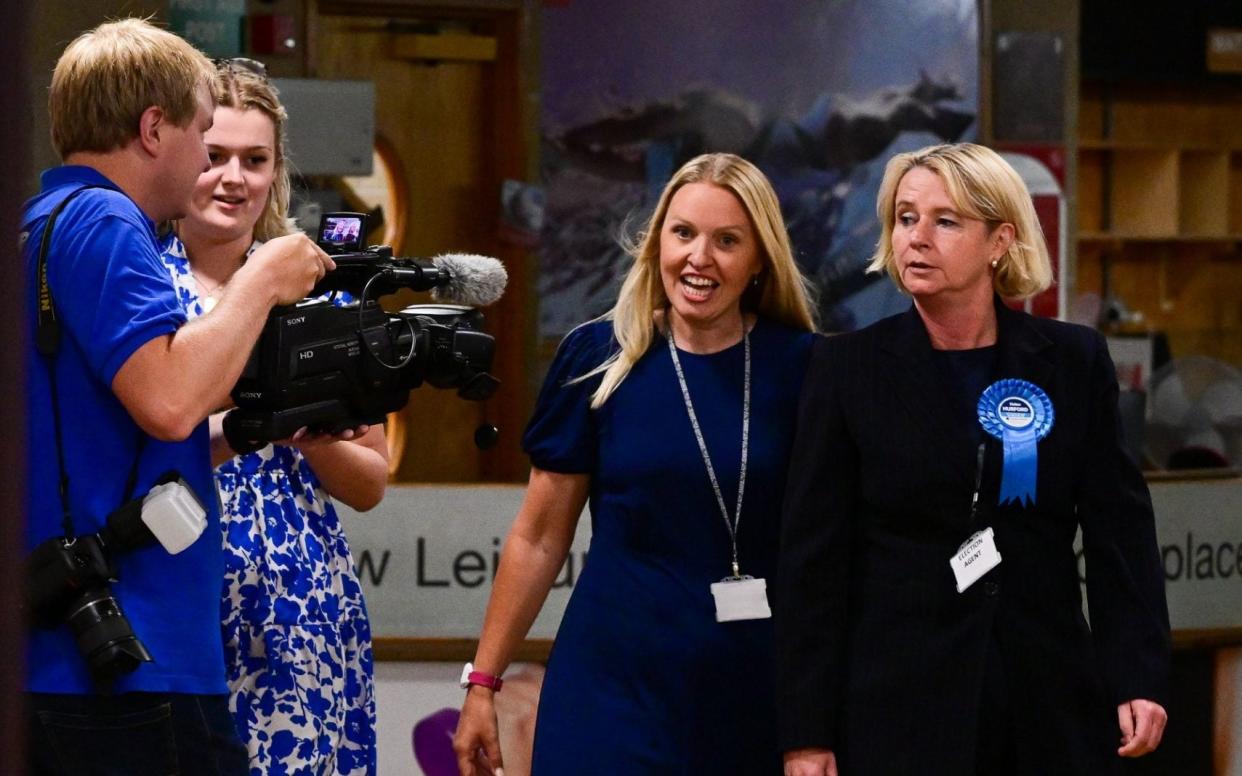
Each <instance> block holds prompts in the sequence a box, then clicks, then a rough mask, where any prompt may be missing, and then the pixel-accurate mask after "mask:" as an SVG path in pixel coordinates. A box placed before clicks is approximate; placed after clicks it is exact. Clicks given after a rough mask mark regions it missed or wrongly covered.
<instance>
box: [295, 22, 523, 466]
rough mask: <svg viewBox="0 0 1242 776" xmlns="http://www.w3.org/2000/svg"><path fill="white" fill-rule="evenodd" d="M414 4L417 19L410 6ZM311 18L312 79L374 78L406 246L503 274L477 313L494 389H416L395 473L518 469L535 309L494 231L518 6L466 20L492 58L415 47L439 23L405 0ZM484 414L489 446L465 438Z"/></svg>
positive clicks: (512, 173) (509, 165)
mask: <svg viewBox="0 0 1242 776" xmlns="http://www.w3.org/2000/svg"><path fill="white" fill-rule="evenodd" d="M414 13H417V14H418V18H412V17H411V16H410V14H414ZM427 17H430V19H431V20H432V21H430V22H429V21H427ZM309 22H310V23H309V24H308V27H309V30H308V38H309V42H310V45H311V49H310V51H311V56H310V65H311V75H312V76H313V77H317V78H329V79H358V80H371V81H373V82H374V83H375V89H376V116H375V119H376V133H377V135H380V136H381V137H382V138H383V139H384V140H385V141H386V142H387V143H388V144H389V145H390V146H391V147H392V148H393V149H395V150H396V152H397V155H398V156H399V157H400V160H401V165H402V166H403V167H404V173H405V177H406V181H405V182H406V186H407V188H408V193H409V199H408V201H409V211H408V214H407V219H406V228H405V235H404V238H405V239H404V246H403V248H404V253H405V255H410V256H431V255H434V254H437V253H445V252H465V253H480V254H484V255H490V256H497V257H498V258H500V259H501V260H502V261H503V262H504V263H505V265H506V268H507V269H508V271H509V275H510V282H509V285H508V290H507V292H506V295H505V297H504V298H503V299H502V300H501V301H500V302H498V303H497V304H495V305H492V306H491V307H489V308H487V309H486V310H485V311H484V312H485V315H486V316H487V319H488V324H487V328H488V331H489V332H490V333H492V334H493V335H494V336H496V346H497V352H496V360H495V366H494V369H493V374H495V375H496V376H497V377H499V378H500V379H501V381H502V386H501V389H500V391H499V392H498V393H497V395H496V396H495V397H493V398H492V399H491V400H489V401H487V402H485V403H482V404H479V403H474V402H467V401H464V400H462V399H460V398H458V397H457V395H456V394H455V392H453V391H441V390H437V389H433V388H429V387H422V388H419V389H417V390H416V391H414V392H413V393H412V395H411V397H410V403H409V406H408V407H407V408H406V409H405V410H404V413H403V417H404V420H405V437H406V445H405V450H404V453H403V455H402V457H401V459H400V461H399V463H398V466H397V469H396V474H395V479H396V480H397V481H405V482H472V481H478V480H514V479H520V478H522V477H524V475H525V462H524V459H523V457H522V455H521V453H520V450H519V449H518V436H519V435H520V432H521V426H522V423H523V422H524V419H525V414H526V412H528V409H529V407H528V400H527V396H526V394H527V391H526V382H527V381H526V379H525V376H524V372H525V363H526V361H527V359H526V358H525V355H526V353H527V352H528V351H529V349H530V347H532V344H531V343H533V334H532V332H531V330H530V328H529V327H530V325H531V322H532V321H533V316H528V314H527V312H526V311H527V308H528V300H527V299H526V298H525V292H526V288H527V283H526V267H525V264H526V256H525V255H524V253H523V252H521V251H519V250H517V249H514V248H512V247H507V246H505V245H503V244H501V243H500V241H499V240H498V236H497V235H498V228H497V227H498V213H499V205H498V203H499V197H500V194H499V192H500V184H501V181H502V180H503V179H504V178H519V179H520V178H522V177H523V175H524V172H525V171H524V169H523V166H522V165H523V158H524V155H523V153H522V143H523V140H524V136H523V130H522V122H521V120H520V118H519V117H518V115H517V114H518V113H519V111H518V110H517V106H518V105H519V104H520V100H519V98H518V94H517V88H518V86H517V84H518V78H517V77H516V75H515V74H516V72H517V70H518V64H517V60H518V54H517V43H516V41H517V38H518V36H517V34H516V29H517V25H518V24H519V19H518V15H517V13H516V12H509V11H503V10H502V11H495V12H491V14H490V15H486V16H484V17H483V18H473V19H467V20H465V21H464V22H463V27H462V29H466V30H467V31H468V33H469V35H465V37H472V38H473V40H474V41H475V42H476V43H477V42H478V41H480V40H484V41H485V40H486V39H488V38H489V37H492V38H494V39H496V40H497V41H498V42H499V43H500V45H499V46H498V47H496V49H495V50H496V54H495V59H493V60H490V61H489V60H488V59H487V58H486V57H485V56H484V58H481V59H474V60H471V59H454V58H450V57H451V56H453V53H452V52H451V51H450V52H449V54H448V55H446V57H445V58H444V59H439V60H429V59H427V58H425V54H421V53H418V51H416V50H417V49H418V47H417V46H412V45H411V43H412V42H413V41H414V40H415V39H418V40H423V41H426V40H427V39H428V35H431V36H433V37H434V36H435V35H436V33H437V30H438V29H441V28H442V25H443V24H444V20H443V18H442V17H440V18H437V15H436V14H434V13H432V12H430V11H426V10H422V9H416V8H411V7H409V6H405V7H393V8H388V7H383V6H378V7H377V6H376V5H374V4H368V5H365V6H364V5H361V4H354V3H335V4H329V3H321V4H320V6H319V12H318V13H317V14H312V15H311V19H310V20H309ZM465 25H468V26H465ZM429 29H430V30H431V31H430V32H429ZM480 29H482V32H478V30H480ZM454 32H456V30H454ZM463 35H464V34H463ZM446 37H447V36H446ZM436 42H437V41H435V40H433V41H432V43H433V44H434V43H436ZM450 48H451V47H450ZM412 52H413V53H412ZM475 55H476V56H477V46H476V53H475ZM510 114H512V115H510ZM323 120H324V121H331V120H332V109H331V106H324V113H323ZM420 296H421V295H415V294H412V293H403V294H398V295H395V296H394V297H392V298H390V299H389V300H388V302H386V306H388V307H389V308H390V309H391V308H393V307H400V306H404V305H405V304H410V303H413V302H423V301H427V299H425V298H419V297H420ZM481 423H493V424H496V425H497V426H499V427H500V429H501V436H500V441H499V443H498V444H497V446H496V447H495V448H493V449H491V450H489V451H480V450H479V449H478V448H476V446H475V444H474V441H473V440H474V432H475V429H476V427H478V426H479V425H480V424H481Z"/></svg>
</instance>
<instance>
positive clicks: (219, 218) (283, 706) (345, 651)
mask: <svg viewBox="0 0 1242 776" xmlns="http://www.w3.org/2000/svg"><path fill="white" fill-rule="evenodd" d="M260 68H261V65H259V63H257V62H252V61H250V60H230V61H226V62H222V63H221V64H220V65H219V68H218V77H217V79H216V84H215V88H214V91H215V98H216V106H217V107H216V112H215V122H214V125H213V126H212V128H211V129H210V130H209V131H208V132H207V135H206V142H207V147H208V152H209V154H210V157H211V168H210V169H209V170H208V171H207V172H205V173H203V174H202V175H201V176H200V177H199V181H198V185H197V187H196V189H195V192H194V197H193V200H192V203H191V206H190V208H189V213H188V215H187V216H186V217H185V218H183V219H181V220H180V221H179V222H178V223H177V225H176V230H175V231H176V236H175V237H173V238H171V239H170V241H169V244H168V246H167V249H166V251H165V254H164V261H165V263H166V264H167V265H168V267H169V270H170V272H171V273H172V276H173V279H174V282H175V283H176V285H177V288H178V292H179V295H180V298H181V300H182V303H183V304H184V305H185V307H186V310H187V312H188V313H189V315H190V317H191V318H193V317H196V316H198V315H202V314H204V313H206V312H208V311H209V310H211V309H212V307H214V306H215V302H216V300H217V299H218V298H220V297H222V296H224V295H225V294H228V293H229V287H228V280H229V278H230V277H231V276H232V274H233V273H234V272H235V271H236V270H237V269H238V267H240V266H241V264H242V262H243V261H245V258H246V256H247V255H248V254H249V252H250V251H251V250H253V248H254V246H256V245H257V244H258V243H261V242H263V241H266V240H271V239H280V237H281V236H282V235H286V234H289V233H290V232H291V231H292V227H291V226H290V222H289V220H288V218H287V216H286V213H287V210H288V202H289V177H288V172H287V171H286V165H285V156H284V122H285V111H284V109H283V108H282V107H281V105H280V102H279V101H278V99H277V96H276V91H275V89H274V88H273V87H272V85H271V84H270V83H269V81H268V80H267V78H266V75H265V74H264V73H263V72H262V71H261V70H260ZM220 418H221V416H220V415H217V416H215V417H213V418H212V423H213V432H214V433H213V434H212V440H213V442H212V462H213V463H214V464H216V465H217V467H218V468H217V469H216V484H217V487H218V490H219V494H220V501H221V506H222V509H221V514H222V517H223V519H222V521H221V523H222V526H223V529H224V544H225V564H226V565H225V576H224V595H223V600H222V604H221V616H222V621H223V629H224V642H225V658H226V662H227V671H228V680H229V689H230V693H231V698H230V708H231V710H232V712H233V715H234V719H235V721H236V723H237V727H238V731H239V733H240V734H241V737H242V740H244V741H245V742H246V744H247V747H248V749H249V754H250V766H251V772H252V773H256V774H272V775H273V776H274V775H275V774H295V773H296V774H316V775H317V776H318V775H319V774H373V773H374V772H375V699H374V693H373V672H372V654H371V633H370V626H369V623H368V620H367V612H366V606H365V604H364V603H363V599H362V591H361V588H360V586H359V583H358V579H357V577H356V575H355V573H354V567H353V559H352V558H351V557H350V552H349V545H348V543H347V542H346V539H345V534H344V532H343V531H342V529H341V524H340V520H339V519H338V517H337V514H336V510H335V509H334V507H333V501H332V500H333V499H334V498H335V499H337V500H339V501H341V502H344V503H345V504H348V505H349V506H351V507H352V508H354V509H356V510H359V511H363V510H367V509H370V508H371V507H373V506H375V505H376V504H377V503H379V501H380V499H381V498H382V497H383V493H384V486H385V483H386V481H387V474H388V452H387V443H386V440H385V438H384V431H383V428H382V427H380V426H375V427H372V428H369V429H368V428H366V427H363V428H359V429H353V430H349V431H345V432H343V433H342V434H339V435H336V436H326V435H317V434H310V433H307V432H306V430H305V429H304V430H302V431H299V432H298V433H297V434H295V435H294V436H293V437H292V438H291V439H288V440H283V441H282V443H280V444H271V445H268V446H266V447H264V448H263V449H261V450H258V451H256V452H252V453H247V454H244V455H235V454H234V451H233V450H231V449H229V448H228V446H227V442H225V441H224V439H223V435H222V434H220V433H218V432H219V423H220Z"/></svg>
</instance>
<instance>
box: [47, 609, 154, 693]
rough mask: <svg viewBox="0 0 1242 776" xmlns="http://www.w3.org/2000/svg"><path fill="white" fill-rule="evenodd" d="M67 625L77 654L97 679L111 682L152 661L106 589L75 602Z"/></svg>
mask: <svg viewBox="0 0 1242 776" xmlns="http://www.w3.org/2000/svg"><path fill="white" fill-rule="evenodd" d="M67 622H68V624H69V629H70V630H71V631H73V637H74V639H76V640H77V643H78V652H79V653H81V655H82V657H84V658H86V663H87V665H88V666H90V670H91V675H92V676H94V677H95V678H96V679H97V680H100V681H108V680H112V679H115V678H116V677H118V676H120V675H122V674H128V673H130V672H131V671H133V670H134V669H135V668H137V667H138V666H139V665H140V664H142V663H149V662H151V654H150V653H149V652H147V648H146V647H144V646H143V645H142V642H141V641H139V640H138V637H137V636H136V635H134V629H133V627H132V626H131V625H130V624H129V620H128V619H126V618H125V615H124V613H122V612H121V606H120V604H118V603H117V601H116V599H115V598H113V597H112V591H111V590H109V589H108V588H106V587H96V588H92V589H90V590H87V591H86V592H85V593H83V594H82V595H81V596H80V597H79V598H78V599H77V600H76V601H74V602H73V605H72V606H71V607H70V610H69V617H68V618H67Z"/></svg>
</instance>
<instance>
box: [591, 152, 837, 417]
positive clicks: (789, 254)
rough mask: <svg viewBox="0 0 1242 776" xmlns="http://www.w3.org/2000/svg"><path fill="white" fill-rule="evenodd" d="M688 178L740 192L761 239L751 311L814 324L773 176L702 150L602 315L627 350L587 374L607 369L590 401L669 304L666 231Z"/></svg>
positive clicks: (638, 352)
mask: <svg viewBox="0 0 1242 776" xmlns="http://www.w3.org/2000/svg"><path fill="white" fill-rule="evenodd" d="M688 183H710V184H712V185H715V186H720V187H721V188H723V189H726V190H728V191H729V192H731V193H732V194H733V196H735V197H737V199H738V202H740V203H741V205H742V208H743V209H744V210H745V211H746V215H747V216H748V217H749V218H750V222H751V226H752V227H753V228H754V230H755V234H756V235H757V237H758V239H759V254H760V260H761V261H762V263H763V269H762V270H761V271H760V273H759V276H758V285H757V286H756V287H754V288H751V289H748V290H747V291H746V293H745V294H743V295H742V299H741V304H742V309H743V310H745V311H753V312H756V313H758V314H759V315H761V316H762V317H764V318H769V319H771V320H774V321H777V322H779V323H783V324H785V325H787V326H791V327H793V328H796V329H802V330H804V331H814V330H815V315H814V312H813V305H812V291H811V288H810V284H809V283H808V282H807V280H806V278H805V277H804V276H803V275H802V272H801V271H800V270H799V269H798V265H797V264H796V263H795V262H794V258H793V251H792V250H791V249H790V246H789V234H788V232H786V230H785V221H784V219H783V218H782V217H781V209H780V204H779V203H778V201H777V199H776V192H774V191H773V190H772V184H771V183H769V182H768V179H767V177H766V176H764V174H763V173H762V172H760V171H759V168H758V167H755V166H754V165H753V164H751V163H750V162H748V161H746V160H745V159H743V158H741V157H740V156H735V155H734V154H721V153H717V154H703V155H701V156H697V157H695V158H693V159H691V160H690V161H688V162H686V163H685V164H684V165H683V166H682V167H681V169H680V170H678V171H677V172H676V173H674V174H673V177H672V179H671V180H670V181H669V182H668V184H667V185H666V186H665V187H664V191H663V193H661V194H660V199H659V202H657V203H656V207H655V211H654V212H653V213H652V214H651V218H650V220H649V221H648V222H647V228H646V229H645V230H644V231H643V232H642V233H641V234H640V235H639V241H638V244H637V245H635V246H630V254H631V255H632V256H633V257H634V264H633V266H632V267H630V271H629V273H628V274H627V275H626V277H625V281H624V282H623V283H622V284H621V291H620V293H619V294H618V296H617V303H616V305H615V306H613V308H612V310H610V311H609V312H607V313H606V314H605V315H604V316H603V317H604V318H606V319H611V320H612V326H613V332H614V335H615V336H616V339H617V342H618V343H619V344H620V345H621V350H620V351H618V352H617V353H616V354H614V355H613V356H612V357H610V358H609V359H608V360H606V361H605V362H604V363H603V364H600V365H599V366H598V367H596V368H595V369H593V370H591V372H589V373H587V375H584V377H586V376H590V375H593V374H598V373H600V372H603V374H604V377H603V379H602V381H601V383H600V386H599V388H597V389H596V391H595V393H594V394H593V395H592V396H591V406H592V407H599V406H601V405H602V404H603V403H604V402H605V401H607V400H608V397H609V396H611V395H612V392H613V391H615V390H616V389H617V387H618V386H619V385H621V381H623V380H624V379H625V377H626V375H628V374H629V372H630V369H631V368H633V366H634V364H635V363H637V361H638V359H640V358H642V355H643V354H644V353H646V352H647V348H648V347H650V345H651V340H652V338H653V337H654V335H655V312H656V310H663V309H664V308H666V307H667V306H668V304H669V301H668V297H667V296H666V295H665V293H664V282H663V280H662V279H661V277H660V232H661V230H663V228H664V218H665V216H666V215H667V214H668V206H669V202H670V201H671V200H672V199H673V195H674V194H676V193H677V191H678V190H679V189H680V188H681V187H682V186H685V185H686V184H688Z"/></svg>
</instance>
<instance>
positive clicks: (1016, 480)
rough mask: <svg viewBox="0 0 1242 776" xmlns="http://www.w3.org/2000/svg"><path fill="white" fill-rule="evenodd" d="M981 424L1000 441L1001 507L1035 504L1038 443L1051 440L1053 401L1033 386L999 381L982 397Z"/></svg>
mask: <svg viewBox="0 0 1242 776" xmlns="http://www.w3.org/2000/svg"><path fill="white" fill-rule="evenodd" d="M978 412H979V424H980V425H982V426H983V430H984V431H986V432H988V433H989V434H991V435H992V436H994V437H996V438H997V439H999V440H1001V444H1002V445H1003V447H1004V452H1005V456H1004V462H1003V464H1002V467H1001V486H1000V498H999V499H998V501H999V503H1000V504H1001V505H1002V506H1003V505H1005V504H1008V503H1009V502H1010V501H1016V502H1017V503H1019V504H1022V505H1024V506H1033V505H1034V504H1035V479H1036V474H1037V473H1038V471H1039V448H1038V443H1039V440H1041V439H1043V438H1044V437H1046V436H1048V432H1049V431H1051V430H1052V422H1053V420H1054V418H1055V417H1056V414H1055V412H1053V409H1052V400H1051V399H1049V398H1048V394H1046V393H1044V390H1043V389H1042V388H1040V387H1039V386H1038V385H1035V384H1034V383H1029V382H1027V381H1026V380H1018V379H1015V378H1006V379H1004V380H997V381H996V382H994V383H992V384H991V385H989V386H988V387H987V388H986V389H984V391H983V394H982V395H980V396H979V404H978Z"/></svg>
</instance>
